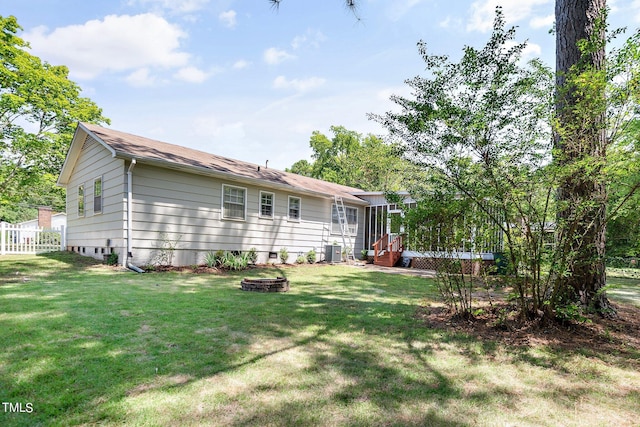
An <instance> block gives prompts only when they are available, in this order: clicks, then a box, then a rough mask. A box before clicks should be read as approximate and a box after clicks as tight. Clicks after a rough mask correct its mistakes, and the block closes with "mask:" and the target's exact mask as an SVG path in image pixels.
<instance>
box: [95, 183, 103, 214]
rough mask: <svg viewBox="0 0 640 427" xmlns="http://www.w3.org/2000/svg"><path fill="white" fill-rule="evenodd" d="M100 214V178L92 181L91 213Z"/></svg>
mask: <svg viewBox="0 0 640 427" xmlns="http://www.w3.org/2000/svg"><path fill="white" fill-rule="evenodd" d="M101 212H102V178H96V180H95V181H93V213H94V214H96V213H101Z"/></svg>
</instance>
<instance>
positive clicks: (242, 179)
mask: <svg viewBox="0 0 640 427" xmlns="http://www.w3.org/2000/svg"><path fill="white" fill-rule="evenodd" d="M114 157H116V158H119V159H123V160H132V159H134V158H135V159H136V161H137V162H138V163H142V164H148V165H152V166H157V167H161V168H165V169H174V170H180V171H183V172H190V173H194V172H195V173H198V174H200V175H205V176H212V177H218V178H223V179H225V180H228V181H233V182H238V183H244V184H252V185H256V186H260V187H267V188H270V189H276V190H283V191H293V192H296V193H298V194H306V195H309V196H315V197H321V198H325V199H333V198H334V196H335V195H334V194H327V193H323V192H319V191H312V190H308V189H305V188H301V187H295V186H292V185H287V184H278V183H274V182H271V181H268V180H264V179H260V178H252V177H247V176H242V175H237V174H234V173H230V172H222V171H217V170H213V169H208V168H204V167H200V166H190V165H182V164H178V163H174V162H170V161H167V160H161V159H150V158H147V157H136V156H133V155H131V154H130V153H126V152H122V151H115V152H114ZM348 194H350V195H351V196H353V197H354V198H349V199H347V200H345V202H347V203H352V204H358V205H362V206H367V205H369V202H367V201H366V200H362V199H360V198H358V197H357V196H356V195H355V194H351V193H348Z"/></svg>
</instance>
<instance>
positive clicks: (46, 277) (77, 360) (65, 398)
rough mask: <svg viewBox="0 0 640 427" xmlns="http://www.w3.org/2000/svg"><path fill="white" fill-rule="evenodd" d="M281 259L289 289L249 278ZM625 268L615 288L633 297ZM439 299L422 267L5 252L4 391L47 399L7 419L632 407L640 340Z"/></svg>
mask: <svg viewBox="0 0 640 427" xmlns="http://www.w3.org/2000/svg"><path fill="white" fill-rule="evenodd" d="M283 272H284V273H285V274H286V275H287V277H288V278H289V279H290V281H291V291H290V292H288V293H286V294H259V293H247V292H242V291H240V290H239V283H240V280H241V278H242V277H244V276H251V277H256V276H262V277H273V276H276V275H281V274H282V273H283ZM624 280H629V282H625V283H622V282H620V283H616V284H614V287H613V289H612V295H613V296H614V297H615V298H620V299H621V300H625V301H630V300H634V299H636V298H637V297H638V295H639V294H640V288H639V281H638V280H635V281H633V280H634V279H624ZM622 291H624V293H621V292H622ZM626 292H629V293H630V294H631V296H628V295H627V294H626ZM434 300H435V289H434V286H433V283H432V282H430V281H428V280H426V279H423V278H418V277H410V276H403V275H390V274H389V275H387V274H383V273H374V272H370V271H365V270H362V269H357V268H353V267H346V266H321V267H318V266H301V267H290V268H286V269H284V270H283V271H281V270H278V269H275V268H271V269H265V270H254V271H251V272H242V273H237V274H228V275H223V276H212V275H192V274H181V273H164V274H141V275H139V274H135V273H130V272H122V271H117V270H114V269H109V268H106V267H102V266H96V265H93V264H92V263H91V262H90V261H89V260H87V259H86V258H79V257H77V256H73V255H70V254H53V255H49V256H40V257H2V258H0V343H2V345H1V346H0V401H1V402H14V403H15V402H21V403H23V404H25V403H32V405H33V408H34V411H33V413H8V412H4V411H3V407H2V406H0V425H3V426H14V425H15V426H32V425H60V426H66V425H78V424H92V425H93V424H104V425H123V424H126V425H149V426H158V425H180V426H182V425H187V426H188V425H234V426H254V425H259V426H266V425H304V426H309V425H317V426H332V425H355V426H358V425H362V426H368V425H398V426H407V425H409V426H410V425H454V426H475V425H482V426H485V425H487V426H491V425H496V426H503V425H518V426H540V425H548V426H555V425H565V426H584V425H592V426H599V425H602V426H605V425H637V422H638V419H639V418H640V373H639V371H640V369H639V368H640V363H639V362H640V355H638V354H637V352H629V353H627V354H624V355H621V354H605V353H599V352H597V351H588V352H584V351H580V349H577V350H576V351H575V352H569V351H560V350H554V349H553V348H551V347H545V346H536V347H531V348H516V347H513V348H512V347H509V346H504V345H501V344H497V343H492V342H483V341H479V340H477V339H475V338H471V337H468V336H465V335H463V334H460V335H458V334H449V333H445V332H442V331H438V330H433V329H429V328H428V327H426V326H425V325H424V324H422V323H421V322H420V321H419V320H417V319H416V318H415V314H416V309H417V307H418V306H419V305H421V304H425V303H430V301H434Z"/></svg>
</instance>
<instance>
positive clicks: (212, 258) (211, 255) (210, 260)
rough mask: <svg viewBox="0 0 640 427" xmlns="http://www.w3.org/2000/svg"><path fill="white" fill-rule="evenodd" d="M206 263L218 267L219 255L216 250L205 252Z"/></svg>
mask: <svg viewBox="0 0 640 427" xmlns="http://www.w3.org/2000/svg"><path fill="white" fill-rule="evenodd" d="M204 263H205V264H206V265H207V267H209V268H213V267H216V266H217V265H218V257H217V256H216V253H215V252H207V253H206V254H204Z"/></svg>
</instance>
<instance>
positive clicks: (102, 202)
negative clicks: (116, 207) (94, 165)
mask: <svg viewBox="0 0 640 427" xmlns="http://www.w3.org/2000/svg"><path fill="white" fill-rule="evenodd" d="M98 181H100V210H99V211H96V182H98ZM91 194H92V195H93V214H94V215H102V212H104V179H103V178H102V177H101V176H99V177H96V178H94V179H93V188H92V192H91ZM84 208H85V212H86V209H87V205H86V204H85V207H84Z"/></svg>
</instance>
